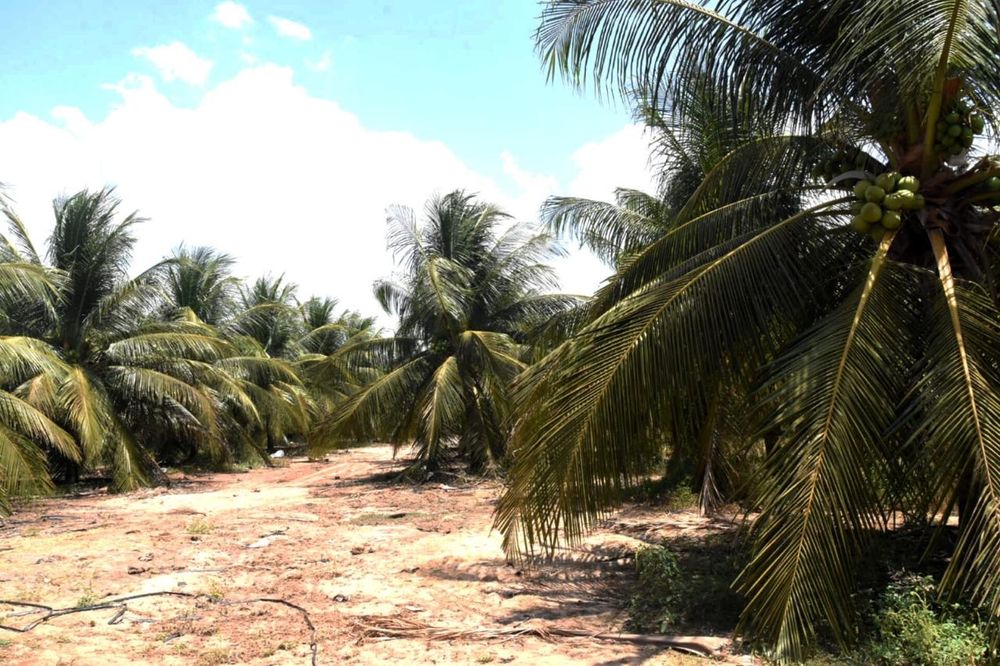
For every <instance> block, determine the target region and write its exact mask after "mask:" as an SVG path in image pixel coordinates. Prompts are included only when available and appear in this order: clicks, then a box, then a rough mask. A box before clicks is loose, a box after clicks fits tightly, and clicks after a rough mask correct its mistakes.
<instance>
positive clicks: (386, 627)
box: [354, 615, 719, 657]
mask: <svg viewBox="0 0 1000 666" xmlns="http://www.w3.org/2000/svg"><path fill="white" fill-rule="evenodd" d="M354 628H355V630H357V631H358V632H360V633H361V639H360V640H362V641H363V640H365V639H366V638H420V639H424V640H437V641H450V640H495V639H500V638H511V637H518V636H535V637H538V638H541V639H543V640H552V639H553V638H555V637H566V638H591V639H595V640H601V641H617V642H621V643H634V644H637V645H656V646H659V647H664V648H669V649H671V650H676V651H678V652H686V653H688V654H693V655H696V656H699V657H717V656H719V649H718V648H717V647H714V646H711V645H706V644H705V643H702V642H699V641H698V640H697V639H694V638H686V637H676V636H651V635H647V634H620V633H596V634H595V633H593V632H591V631H584V630H582V629H565V628H562V627H539V626H535V627H529V626H521V627H505V628H498V629H454V628H448V627H435V626H432V625H429V624H424V623H423V622H418V621H416V620H411V619H408V618H403V617H398V616H387V615H381V616H379V615H366V616H361V617H359V618H358V619H357V621H356V622H355V623H354Z"/></svg>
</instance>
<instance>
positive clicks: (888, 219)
mask: <svg viewBox="0 0 1000 666" xmlns="http://www.w3.org/2000/svg"><path fill="white" fill-rule="evenodd" d="M881 222H882V226H883V227H885V228H886V229H899V227H900V226H901V225H902V224H903V216H902V215H900V214H899V213H897V212H896V211H894V210H887V211H886V212H885V214H884V215H882V220H881Z"/></svg>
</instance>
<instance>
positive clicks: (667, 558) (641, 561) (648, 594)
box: [625, 546, 681, 633]
mask: <svg viewBox="0 0 1000 666" xmlns="http://www.w3.org/2000/svg"><path fill="white" fill-rule="evenodd" d="M635 567H636V571H637V573H638V574H639V583H638V588H637V591H636V593H635V594H634V595H632V598H631V600H630V601H629V605H628V621H627V622H626V623H625V627H626V629H627V630H628V631H636V632H640V633H645V632H666V631H668V630H669V628H670V627H672V626H673V625H675V624H676V623H677V621H678V619H679V618H678V614H677V612H676V610H675V608H676V606H677V602H678V590H679V588H680V576H681V569H680V565H679V563H678V560H677V555H675V554H674V553H673V551H671V550H670V549H668V548H665V547H664V546H644V547H642V548H640V549H639V550H637V551H636V552H635Z"/></svg>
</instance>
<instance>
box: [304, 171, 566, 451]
mask: <svg viewBox="0 0 1000 666" xmlns="http://www.w3.org/2000/svg"><path fill="white" fill-rule="evenodd" d="M388 245H389V248H390V249H391V250H392V252H393V254H394V256H395V257H396V258H397V260H398V261H399V262H400V265H401V273H400V274H399V275H398V276H396V277H395V278H394V279H386V280H381V281H379V282H377V283H376V285H375V293H376V296H377V297H378V299H379V301H380V302H381V303H382V306H383V308H384V309H385V310H386V312H387V313H389V314H391V315H395V316H396V317H398V319H399V327H398V329H397V330H396V333H395V335H393V336H391V337H386V338H380V339H374V340H371V341H368V342H366V343H363V344H360V345H357V346H356V347H355V349H356V350H357V351H356V354H355V355H356V357H359V358H361V359H362V362H370V359H371V356H372V354H377V355H380V356H381V357H382V358H383V359H384V362H385V373H384V374H383V375H382V376H381V377H379V378H377V379H376V380H375V381H373V382H371V383H370V384H368V385H367V386H365V387H364V388H362V389H361V390H360V391H358V392H357V393H356V394H355V395H354V396H353V397H351V398H350V399H349V400H348V401H347V402H346V403H345V404H344V405H343V406H342V407H341V408H340V409H338V410H337V411H336V412H335V413H334V415H333V417H332V418H331V419H330V420H329V421H328V422H327V423H326V424H324V428H322V430H323V431H324V433H325V434H326V435H328V436H331V435H332V436H340V437H360V438H365V437H367V438H379V439H384V440H387V441H390V442H392V443H393V444H395V445H396V446H397V447H398V446H402V445H405V444H410V443H414V444H415V445H416V450H417V460H418V462H419V464H420V465H421V466H422V467H424V468H426V469H428V470H434V469H436V468H437V467H439V466H440V465H441V464H443V463H444V462H445V461H446V460H447V459H448V458H450V457H453V456H458V457H461V458H462V459H464V460H465V461H466V462H467V464H468V465H469V467H470V468H472V469H473V470H484V469H486V468H488V467H490V466H492V465H496V464H497V463H498V462H499V461H501V460H502V459H503V457H504V454H505V447H506V439H507V431H506V427H507V426H506V423H507V417H508V413H509V395H508V387H509V385H510V382H511V381H512V380H513V378H514V377H515V376H516V375H517V374H519V373H520V372H521V371H522V370H523V369H524V368H525V367H526V360H527V358H528V356H527V355H528V353H529V346H528V343H529V341H530V339H531V335H532V334H533V332H535V331H536V330H537V329H538V328H539V327H541V326H542V325H544V324H545V323H546V322H547V321H548V320H549V319H550V318H551V317H552V316H554V315H556V314H558V313H560V312H562V311H563V310H565V309H566V308H567V307H568V306H570V305H572V304H574V303H575V300H574V299H571V298H568V297H565V296H561V295H551V294H546V293H543V290H546V289H551V288H553V287H554V286H555V280H554V276H553V273H552V270H551V269H550V268H549V267H548V266H546V265H544V263H543V262H544V261H545V260H546V259H548V258H549V257H552V256H555V255H557V254H558V253H559V251H560V250H559V249H558V248H557V247H556V246H555V245H553V243H552V240H551V238H550V237H549V236H548V235H546V234H536V233H533V232H531V231H530V230H529V229H528V228H527V227H524V226H522V225H515V224H512V221H511V220H510V217H509V216H508V215H507V214H506V213H504V212H503V211H502V210H500V209H499V208H497V207H496V206H493V205H492V204H489V203H485V202H482V201H479V200H477V199H476V198H475V197H474V196H472V195H470V194H467V193H464V192H461V191H456V192H452V193H450V194H447V195H444V196H441V197H437V198H434V199H432V200H431V201H430V202H429V203H428V204H427V211H426V218H425V220H424V222H423V224H418V222H417V219H416V216H415V215H414V213H413V211H412V210H410V209H408V208H402V207H397V208H394V209H392V210H391V212H390V216H389V232H388Z"/></svg>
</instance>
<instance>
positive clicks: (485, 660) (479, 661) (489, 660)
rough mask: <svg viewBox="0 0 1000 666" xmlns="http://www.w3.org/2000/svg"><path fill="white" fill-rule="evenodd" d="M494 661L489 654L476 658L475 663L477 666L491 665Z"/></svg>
mask: <svg viewBox="0 0 1000 666" xmlns="http://www.w3.org/2000/svg"><path fill="white" fill-rule="evenodd" d="M494 659H496V657H494V656H493V655H491V654H483V655H479V656H478V657H476V663H477V664H492V663H493V660H494Z"/></svg>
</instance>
